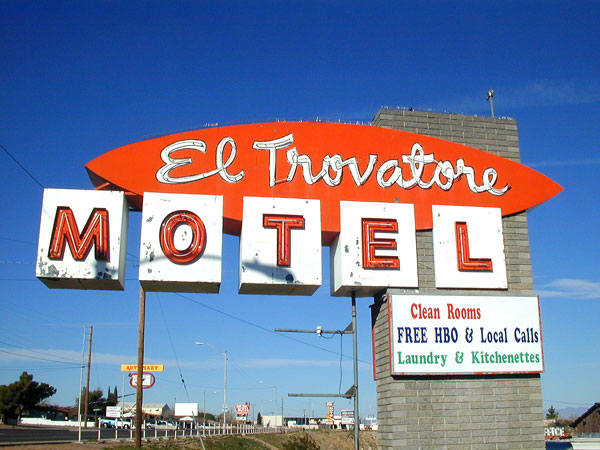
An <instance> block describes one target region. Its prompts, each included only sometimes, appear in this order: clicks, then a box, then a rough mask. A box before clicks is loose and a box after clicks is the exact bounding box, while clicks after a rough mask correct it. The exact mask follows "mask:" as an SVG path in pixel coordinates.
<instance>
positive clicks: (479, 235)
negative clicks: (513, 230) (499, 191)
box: [432, 205, 508, 289]
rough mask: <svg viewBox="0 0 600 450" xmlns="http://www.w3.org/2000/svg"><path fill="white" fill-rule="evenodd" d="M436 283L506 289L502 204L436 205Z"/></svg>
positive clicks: (433, 208) (434, 228)
mask: <svg viewBox="0 0 600 450" xmlns="http://www.w3.org/2000/svg"><path fill="white" fill-rule="evenodd" d="M432 213H433V249H434V252H433V254H434V262H435V286H436V287H438V288H461V289H464V288H471V289H477V288H481V289H506V288H507V286H508V285H507V281H506V262H505V258H504V240H503V236H502V214H501V210H500V208H481V207H474V206H447V205H433V207H432Z"/></svg>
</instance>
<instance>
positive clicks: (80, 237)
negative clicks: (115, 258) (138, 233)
mask: <svg viewBox="0 0 600 450" xmlns="http://www.w3.org/2000/svg"><path fill="white" fill-rule="evenodd" d="M67 242H68V243H69V249H70V250H71V254H72V255H73V259H75V260H76V261H83V260H84V259H85V258H86V257H87V254H88V253H89V251H90V248H91V246H92V245H94V246H95V256H96V260H98V261H109V260H110V252H109V249H110V246H109V239H108V211H107V210H106V209H104V208H94V210H93V211H92V213H91V214H90V217H89V218H88V221H87V223H86V224H85V227H84V229H83V231H82V232H81V233H79V227H78V226H77V222H76V221H75V216H74V215H73V211H72V210H71V208H69V207H66V206H59V207H58V208H56V217H55V219H54V228H53V229H52V241H51V242H50V250H49V251H48V257H49V258H50V259H62V258H63V256H64V253H65V243H67Z"/></svg>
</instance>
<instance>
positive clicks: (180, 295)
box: [174, 292, 373, 365]
mask: <svg viewBox="0 0 600 450" xmlns="http://www.w3.org/2000/svg"><path fill="white" fill-rule="evenodd" d="M174 294H175V295H177V296H178V297H181V298H184V299H186V300H187V301H189V302H192V303H195V304H197V305H200V306H203V307H204V308H207V309H210V310H211V311H214V312H216V313H219V314H222V315H224V316H227V317H229V318H231V319H234V320H237V321H239V322H242V323H245V324H246V325H250V326H251V327H254V328H258V329H259V330H263V331H266V332H267V333H271V334H274V335H275V336H279V337H280V338H284V339H288V340H290V341H294V342H298V343H299V344H302V345H307V346H309V347H312V348H316V349H318V350H321V351H324V352H327V353H332V354H334V355H336V356H337V355H338V352H335V351H333V350H329V349H327V348H323V347H319V346H318V345H314V344H310V343H308V342H304V341H301V340H300V339H296V338H293V337H291V336H287V335H285V334H281V333H276V332H275V331H274V330H271V329H269V328H265V327H263V326H262V325H258V324H256V323H253V322H250V321H248V320H246V319H242V318H241V317H236V316H234V315H233V314H229V313H226V312H225V311H221V310H219V309H217V308H214V307H212V306H209V305H207V304H205V303H202V302H199V301H197V300H194V299H193V298H190V297H187V296H185V295H183V294H180V293H176V292H174ZM343 356H344V358H348V359H352V357H351V356H347V355H343ZM358 361H360V362H362V363H365V364H368V365H372V364H373V363H372V362H369V361H363V360H361V359H359V360H358Z"/></svg>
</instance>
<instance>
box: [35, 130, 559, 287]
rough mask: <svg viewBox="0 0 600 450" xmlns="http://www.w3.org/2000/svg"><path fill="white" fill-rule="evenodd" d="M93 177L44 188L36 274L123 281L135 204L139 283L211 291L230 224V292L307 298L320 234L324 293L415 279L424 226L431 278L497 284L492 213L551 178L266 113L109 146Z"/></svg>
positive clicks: (390, 136)
mask: <svg viewBox="0 0 600 450" xmlns="http://www.w3.org/2000/svg"><path fill="white" fill-rule="evenodd" d="M86 167H87V169H88V172H89V174H90V177H91V179H92V181H93V183H94V184H95V185H96V186H97V189H96V190H63V189H46V190H45V192H44V200H43V211H42V217H41V224H40V237H39V246H38V256H37V264H36V276H37V277H38V278H39V279H40V280H41V281H42V282H43V283H45V284H46V285H47V286H48V287H52V288H53V287H56V288H74V289H123V286H124V279H125V249H126V243H127V226H128V214H129V210H130V209H133V210H141V211H142V228H141V244H140V253H139V260H140V265H139V273H138V279H139V281H140V283H141V284H142V286H143V287H144V289H145V290H147V291H172V292H207V293H211V292H212V293H216V292H218V291H219V287H220V283H221V257H222V233H223V232H226V233H229V234H235V235H239V236H240V259H239V286H238V289H239V292H240V293H248V294H278V295H281V294H284V295H285V294H289V295H311V294H313V293H314V292H315V290H316V289H317V288H318V287H319V286H320V285H321V284H322V268H321V246H322V245H329V246H331V268H332V270H331V294H332V295H334V296H349V295H350V293H351V292H354V293H355V295H357V296H372V295H374V294H375V293H376V292H378V291H381V290H382V289H384V288H418V268H417V255H416V230H426V229H432V230H433V239H434V259H435V283H436V286H437V287H440V288H465V289H478V288H484V289H499V290H501V289H506V287H507V280H506V264H505V260H504V244H503V232H502V217H503V216H505V215H510V214H514V213H517V212H519V211H523V210H525V209H527V208H529V207H532V206H534V205H536V204H539V203H541V202H543V201H545V200H547V199H548V198H550V197H552V196H554V195H555V194H556V193H558V192H559V191H560V190H561V188H560V186H558V185H557V184H556V183H554V182H552V181H551V180H549V179H548V178H546V177H545V176H543V175H541V174H539V173H538V172H536V171H534V170H532V169H529V168H527V167H525V166H523V165H521V164H518V163H515V162H513V161H509V160H507V159H505V158H501V157H498V156H495V155H491V154H489V153H486V152H483V151H480V150H477V149H474V148H470V147H466V146H464V145H459V144H455V143H452V142H448V141H442V140H440V139H436V138H432V137H427V136H422V135H416V134H412V133H407V132H400V131H396V130H388V129H383V128H378V127H368V126H358V125H345V124H325V123H271V124H269V123H266V124H254V125H242V126H232V127H223V128H211V129H205V130H197V131H193V132H187V133H180V134H177V135H171V136H165V137H162V138H156V139H151V140H148V141H142V142H138V143H134V144H130V145H127V146H124V147H120V148H117V149H115V150H112V151H110V152H108V153H106V154H104V155H101V156H100V157H98V158H96V159H95V160H93V161H91V162H90V163H88V164H87V166H86Z"/></svg>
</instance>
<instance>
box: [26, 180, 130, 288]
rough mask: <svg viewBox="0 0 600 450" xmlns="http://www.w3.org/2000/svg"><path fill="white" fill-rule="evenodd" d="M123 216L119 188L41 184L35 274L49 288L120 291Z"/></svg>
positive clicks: (124, 239) (126, 213)
mask: <svg viewBox="0 0 600 450" xmlns="http://www.w3.org/2000/svg"><path fill="white" fill-rule="evenodd" d="M128 217H129V210H128V208H127V202H126V201H125V194H124V193H123V192H121V191H119V192H116V191H89V190H77V189H44V199H43V205H42V219H41V222H40V236H39V243H38V255H37V261H36V273H35V275H36V276H37V277H38V278H39V279H40V280H41V281H42V282H43V283H44V284H45V285H46V286H48V287H50V288H61V289H112V290H122V289H123V287H124V283H125V253H126V248H127V222H128Z"/></svg>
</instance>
